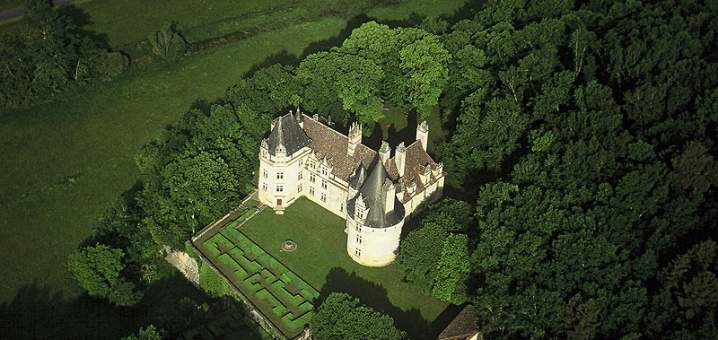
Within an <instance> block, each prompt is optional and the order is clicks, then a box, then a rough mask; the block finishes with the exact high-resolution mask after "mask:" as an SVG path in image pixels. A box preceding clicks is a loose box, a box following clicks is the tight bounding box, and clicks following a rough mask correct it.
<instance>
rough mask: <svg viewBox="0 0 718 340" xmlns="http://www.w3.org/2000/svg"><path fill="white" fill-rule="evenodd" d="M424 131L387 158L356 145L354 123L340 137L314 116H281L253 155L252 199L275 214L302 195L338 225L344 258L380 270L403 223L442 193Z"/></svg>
mask: <svg viewBox="0 0 718 340" xmlns="http://www.w3.org/2000/svg"><path fill="white" fill-rule="evenodd" d="M428 137H429V128H428V125H427V124H426V122H422V123H421V124H419V126H418V127H417V130H416V140H415V141H414V142H412V143H410V144H409V145H408V146H405V145H404V143H403V142H402V143H401V144H399V145H398V146H397V147H396V150H394V155H393V157H392V156H391V148H390V147H389V144H388V143H387V142H382V144H381V147H380V148H379V151H375V150H372V149H371V148H369V147H367V146H366V145H364V144H362V141H361V139H362V128H361V126H360V125H359V124H357V123H354V124H352V125H351V127H350V129H349V134H348V135H344V134H342V133H340V132H339V131H336V130H334V129H333V128H332V127H331V126H329V125H327V124H324V123H322V122H321V121H320V120H319V117H318V116H317V115H314V116H311V117H310V116H308V115H306V114H303V113H301V112H300V111H299V110H297V112H296V113H295V112H292V111H289V113H287V114H286V115H284V116H281V117H279V118H276V119H275V120H274V121H273V122H272V126H271V132H270V134H269V137H267V138H266V139H264V140H263V141H262V144H261V147H260V151H259V160H260V162H259V164H260V165H259V181H258V187H259V190H258V194H259V200H260V201H261V202H262V203H263V204H265V205H267V206H269V207H272V208H273V209H274V210H275V212H276V213H277V214H282V213H283V211H284V209H285V208H286V207H287V206H289V205H291V204H292V203H293V202H294V201H295V200H296V199H297V198H299V197H302V196H304V197H307V198H308V199H309V200H311V201H313V202H315V203H317V204H319V205H320V206H322V207H324V208H326V209H327V210H329V211H331V212H333V213H334V214H336V215H338V216H340V217H342V218H344V219H345V220H346V229H345V230H344V231H345V233H346V234H347V253H348V254H349V256H350V257H351V258H352V259H353V260H354V261H356V262H357V263H359V264H362V265H365V266H371V267H380V266H385V265H388V264H390V263H391V262H393V261H394V259H395V258H396V250H397V248H398V247H399V239H400V236H401V229H402V227H403V225H404V222H405V220H406V219H407V218H409V217H410V216H411V215H412V213H414V212H416V211H417V210H418V209H420V208H421V207H422V206H423V205H424V204H426V203H427V202H431V201H433V200H436V199H438V198H439V197H440V196H441V193H442V190H443V187H444V172H443V165H442V164H441V163H437V162H435V161H434V160H433V159H432V158H431V156H429V154H428V153H427V152H426V148H427V142H428Z"/></svg>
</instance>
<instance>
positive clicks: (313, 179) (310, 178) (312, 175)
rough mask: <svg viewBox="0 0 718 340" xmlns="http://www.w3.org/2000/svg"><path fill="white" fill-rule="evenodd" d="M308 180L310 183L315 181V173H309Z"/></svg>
mask: <svg viewBox="0 0 718 340" xmlns="http://www.w3.org/2000/svg"><path fill="white" fill-rule="evenodd" d="M309 181H310V182H312V183H314V182H316V181H317V175H315V174H311V175H309Z"/></svg>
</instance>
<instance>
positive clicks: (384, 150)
mask: <svg viewBox="0 0 718 340" xmlns="http://www.w3.org/2000/svg"><path fill="white" fill-rule="evenodd" d="M390 153H391V148H390V147H389V143H387V142H386V141H382V142H381V147H380V148H379V159H381V164H386V161H387V160H388V159H389V154H390Z"/></svg>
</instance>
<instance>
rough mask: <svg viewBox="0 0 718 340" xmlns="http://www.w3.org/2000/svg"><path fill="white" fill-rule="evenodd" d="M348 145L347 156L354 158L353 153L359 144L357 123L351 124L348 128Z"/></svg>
mask: <svg viewBox="0 0 718 340" xmlns="http://www.w3.org/2000/svg"><path fill="white" fill-rule="evenodd" d="M348 137H349V143H348V144H347V155H349V157H353V156H354V151H355V150H356V148H357V146H358V145H359V144H361V125H360V124H359V123H358V122H354V123H352V125H351V126H350V127H349V136H348Z"/></svg>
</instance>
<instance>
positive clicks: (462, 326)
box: [438, 305, 483, 340]
mask: <svg viewBox="0 0 718 340" xmlns="http://www.w3.org/2000/svg"><path fill="white" fill-rule="evenodd" d="M476 321H477V317H476V310H475V309H474V306H472V305H466V307H464V309H462V310H461V312H459V314H458V315H456V317H455V318H454V319H453V320H451V322H450V323H449V325H448V326H446V328H444V331H442V332H441V334H439V337H438V340H449V339H451V340H454V339H456V340H458V339H469V338H471V337H472V336H474V335H476V333H479V329H478V327H477V326H476ZM479 339H483V337H482V336H481V335H479Z"/></svg>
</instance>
